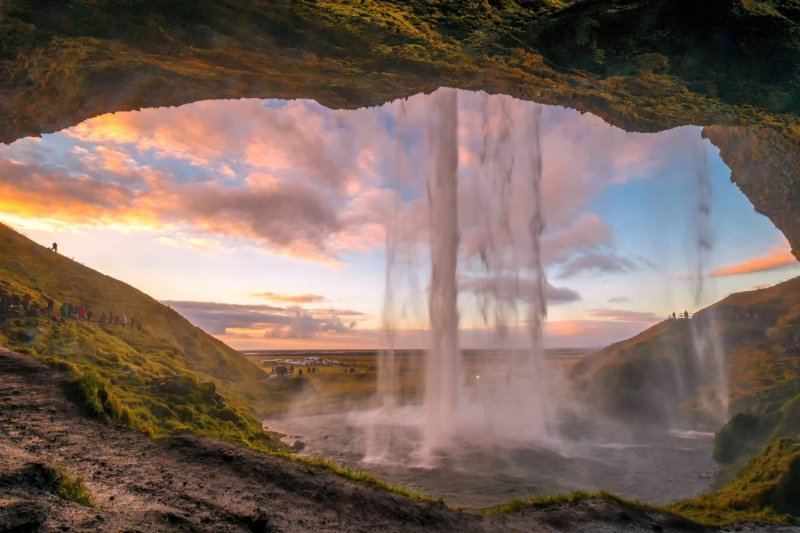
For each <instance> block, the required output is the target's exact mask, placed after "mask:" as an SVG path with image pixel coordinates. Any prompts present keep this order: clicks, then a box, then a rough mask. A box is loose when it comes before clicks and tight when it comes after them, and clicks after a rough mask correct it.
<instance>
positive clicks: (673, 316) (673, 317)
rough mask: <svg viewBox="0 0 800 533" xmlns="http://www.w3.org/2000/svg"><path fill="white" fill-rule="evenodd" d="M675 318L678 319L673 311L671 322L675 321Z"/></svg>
mask: <svg viewBox="0 0 800 533" xmlns="http://www.w3.org/2000/svg"><path fill="white" fill-rule="evenodd" d="M676 318H678V317H676V316H675V311H673V312H672V320H675V319H676Z"/></svg>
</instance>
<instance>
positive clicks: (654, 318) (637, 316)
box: [587, 309, 661, 322]
mask: <svg viewBox="0 0 800 533" xmlns="http://www.w3.org/2000/svg"><path fill="white" fill-rule="evenodd" d="M587 312H588V313H589V315H590V316H593V317H596V318H603V319H606V320H613V321H615V322H658V321H659V320H661V317H659V316H658V315H656V314H655V313H649V312H646V311H625V310H621V309H589V310H588V311H587Z"/></svg>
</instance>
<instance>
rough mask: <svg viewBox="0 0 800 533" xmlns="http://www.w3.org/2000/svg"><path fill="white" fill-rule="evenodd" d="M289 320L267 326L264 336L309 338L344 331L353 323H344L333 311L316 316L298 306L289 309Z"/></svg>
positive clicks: (351, 326) (273, 337)
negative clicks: (324, 316)
mask: <svg viewBox="0 0 800 533" xmlns="http://www.w3.org/2000/svg"><path fill="white" fill-rule="evenodd" d="M289 313H290V314H289V317H288V318H289V320H288V321H287V322H285V323H277V324H274V325H272V326H271V327H269V328H267V330H266V331H265V332H264V337H266V338H271V339H310V338H312V337H314V336H316V335H317V334H318V333H345V332H347V331H349V330H350V329H352V328H353V327H355V326H354V324H355V322H354V321H351V322H350V324H351V325H346V324H345V323H344V321H342V319H341V317H339V316H337V315H336V314H335V313H334V314H331V315H330V316H329V317H327V318H316V317H314V316H312V315H311V313H309V312H308V311H305V310H303V309H300V308H299V307H295V308H291V309H290V310H289Z"/></svg>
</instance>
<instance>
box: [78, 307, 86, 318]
mask: <svg viewBox="0 0 800 533" xmlns="http://www.w3.org/2000/svg"><path fill="white" fill-rule="evenodd" d="M78 318H80V319H81V320H84V319H86V306H85V305H84V304H81V306H80V307H78Z"/></svg>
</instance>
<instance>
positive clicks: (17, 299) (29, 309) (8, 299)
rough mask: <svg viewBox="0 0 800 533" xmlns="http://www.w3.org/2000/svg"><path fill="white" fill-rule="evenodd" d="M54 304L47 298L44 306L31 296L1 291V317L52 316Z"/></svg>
mask: <svg viewBox="0 0 800 533" xmlns="http://www.w3.org/2000/svg"><path fill="white" fill-rule="evenodd" d="M53 305H54V302H53V300H51V299H50V298H45V303H44V305H42V304H40V303H39V302H36V301H34V299H33V297H32V296H31V295H30V294H18V293H15V292H7V291H6V290H4V289H0V316H29V315H32V316H37V315H39V314H42V313H47V314H52V313H53Z"/></svg>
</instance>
